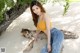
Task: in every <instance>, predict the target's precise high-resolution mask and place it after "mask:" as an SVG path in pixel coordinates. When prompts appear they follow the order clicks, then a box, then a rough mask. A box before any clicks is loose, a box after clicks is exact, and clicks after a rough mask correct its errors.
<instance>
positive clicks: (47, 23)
mask: <svg viewBox="0 0 80 53" xmlns="http://www.w3.org/2000/svg"><path fill="white" fill-rule="evenodd" d="M45 21H46V28H47V29H46V33H47V38H48V46H47V48H48V52H51V44H50V39H51V34H50V17H49V16H48V15H45Z"/></svg>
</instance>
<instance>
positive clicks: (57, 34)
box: [51, 28, 64, 53]
mask: <svg viewBox="0 0 80 53" xmlns="http://www.w3.org/2000/svg"><path fill="white" fill-rule="evenodd" d="M51 40H52V41H51V42H52V53H60V52H61V48H62V43H63V40H64V35H63V33H62V32H61V31H60V30H58V29H56V28H53V29H52V30H51Z"/></svg>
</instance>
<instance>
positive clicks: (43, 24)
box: [37, 20, 52, 32]
mask: <svg viewBox="0 0 80 53" xmlns="http://www.w3.org/2000/svg"><path fill="white" fill-rule="evenodd" d="M51 26H52V23H51V22H50V27H51ZM37 30H41V31H43V32H44V31H45V30H46V22H45V21H44V20H40V21H39V22H38V23H37Z"/></svg>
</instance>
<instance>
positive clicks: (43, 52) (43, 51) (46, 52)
mask: <svg viewBox="0 0 80 53" xmlns="http://www.w3.org/2000/svg"><path fill="white" fill-rule="evenodd" d="M40 53H48V51H47V45H46V46H45V47H43V48H42V49H41V52H40Z"/></svg>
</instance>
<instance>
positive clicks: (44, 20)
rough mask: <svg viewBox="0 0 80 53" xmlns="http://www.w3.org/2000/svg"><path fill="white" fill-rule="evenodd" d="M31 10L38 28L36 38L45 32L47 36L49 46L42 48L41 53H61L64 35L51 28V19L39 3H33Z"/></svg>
mask: <svg viewBox="0 0 80 53" xmlns="http://www.w3.org/2000/svg"><path fill="white" fill-rule="evenodd" d="M30 10H31V13H32V17H33V22H34V25H35V26H36V28H37V32H36V37H37V36H38V34H39V33H40V32H41V31H43V32H44V33H45V34H46V36H47V45H46V46H45V47H44V48H42V50H41V53H50V52H52V53H60V50H61V46H62V42H63V39H64V36H63V33H62V32H61V31H60V30H58V29H56V28H52V27H51V22H50V17H49V16H48V14H47V13H46V11H45V9H44V8H43V7H42V5H41V3H39V2H38V1H32V2H31V5H30Z"/></svg>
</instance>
